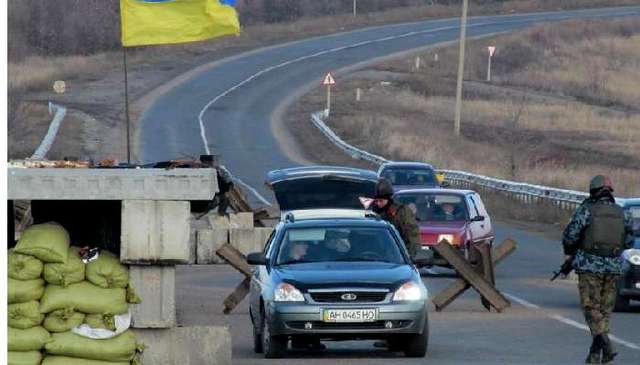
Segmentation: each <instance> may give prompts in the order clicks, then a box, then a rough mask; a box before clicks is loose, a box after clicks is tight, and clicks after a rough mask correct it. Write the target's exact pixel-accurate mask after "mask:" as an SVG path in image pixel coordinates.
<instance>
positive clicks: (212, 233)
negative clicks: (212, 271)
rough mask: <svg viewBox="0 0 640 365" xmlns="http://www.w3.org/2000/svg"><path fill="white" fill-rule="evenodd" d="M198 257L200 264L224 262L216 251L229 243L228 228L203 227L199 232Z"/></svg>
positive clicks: (197, 260)
mask: <svg viewBox="0 0 640 365" xmlns="http://www.w3.org/2000/svg"><path fill="white" fill-rule="evenodd" d="M197 240H198V244H197V259H196V263H197V264H198V265H207V264H222V263H224V260H222V259H221V258H220V257H218V255H216V251H217V250H218V249H219V248H220V246H222V245H224V244H227V243H229V230H228V229H201V230H199V231H198V233H197Z"/></svg>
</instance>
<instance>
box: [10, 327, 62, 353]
mask: <svg viewBox="0 0 640 365" xmlns="http://www.w3.org/2000/svg"><path fill="white" fill-rule="evenodd" d="M7 337H8V339H9V340H8V349H9V351H39V350H41V349H43V348H44V345H45V344H46V343H47V342H49V341H51V336H50V335H49V332H47V330H45V329H44V328H42V327H40V326H38V327H31V328H28V329H26V330H20V329H17V328H11V327H9V330H8V331H7Z"/></svg>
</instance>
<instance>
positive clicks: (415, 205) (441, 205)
mask: <svg viewBox="0 0 640 365" xmlns="http://www.w3.org/2000/svg"><path fill="white" fill-rule="evenodd" d="M394 200H396V201H397V202H399V203H402V204H406V205H408V206H409V207H410V208H411V209H412V210H413V211H414V212H415V214H416V219H417V220H418V221H419V222H447V221H465V220H467V219H468V217H469V214H468V212H467V206H466V204H465V202H464V197H463V196H461V195H456V194H439V193H415V194H398V195H396V196H395V197H394Z"/></svg>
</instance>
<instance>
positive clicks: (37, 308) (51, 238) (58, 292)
mask: <svg viewBox="0 0 640 365" xmlns="http://www.w3.org/2000/svg"><path fill="white" fill-rule="evenodd" d="M12 263H13V266H12ZM37 263H39V265H40V266H39V268H38V267H36V265H37ZM9 266H10V267H9V269H10V286H9V287H10V295H9V300H10V301H9V303H10V306H11V305H14V306H15V307H13V312H12V311H11V309H10V311H9V325H10V326H11V327H12V328H10V332H9V350H10V354H9V355H10V356H9V358H10V360H9V364H16V365H18V364H20V365H23V364H24V365H31V364H40V363H41V362H42V364H49V365H56V364H66V365H98V364H102V363H105V364H129V363H130V362H131V361H132V360H135V359H136V354H137V352H138V350H139V347H140V346H138V344H137V343H136V339H135V336H134V334H133V333H132V332H131V331H129V330H128V326H129V323H128V322H127V321H123V320H122V318H125V319H129V320H130V314H129V308H128V307H129V305H128V303H129V302H139V299H138V298H137V296H135V293H134V292H133V290H132V289H131V288H130V287H129V273H128V269H127V267H126V266H124V265H122V264H120V262H119V260H118V258H117V257H116V256H114V255H113V254H111V253H109V252H106V251H102V252H100V253H99V256H98V257H97V258H96V259H94V260H93V261H90V262H89V263H87V264H85V262H84V261H83V260H82V257H81V254H80V249H79V248H77V247H71V246H69V237H68V234H67V233H66V231H65V230H64V228H62V227H61V226H59V225H57V224H41V225H34V226H32V227H30V228H29V229H27V230H26V231H25V232H24V234H23V235H22V237H21V239H20V241H19V242H18V244H17V245H16V247H15V249H13V250H11V251H10V264H9ZM12 267H14V269H13V271H14V272H19V273H20V274H13V275H12ZM18 268H20V270H18ZM43 278H44V280H43ZM11 280H13V282H11ZM18 281H20V282H19V283H18ZM17 284H20V285H17ZM12 313H14V314H13V318H12ZM21 327H24V328H21ZM17 331H23V332H17ZM24 331H28V332H24ZM41 350H44V354H42V353H41V352H40V351H41ZM43 355H44V358H43ZM12 358H13V360H12Z"/></svg>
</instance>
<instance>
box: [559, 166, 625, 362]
mask: <svg viewBox="0 0 640 365" xmlns="http://www.w3.org/2000/svg"><path fill="white" fill-rule="evenodd" d="M589 193H590V194H589V198H587V199H585V201H584V202H582V204H581V205H580V206H579V207H578V209H577V210H576V211H575V213H574V214H573V217H572V218H571V221H570V222H569V224H568V225H567V227H566V228H565V230H564V233H563V242H562V244H563V248H564V253H565V255H567V258H570V257H573V268H574V270H575V271H576V273H577V274H578V289H579V291H580V303H581V305H582V310H583V312H584V317H585V320H586V322H587V324H588V325H589V329H590V330H591V335H592V337H593V341H592V343H591V347H590V349H589V355H588V357H587V360H586V363H587V364H601V363H602V364H608V363H610V362H612V361H613V359H614V358H615V356H616V355H617V353H616V352H615V351H614V350H613V346H612V345H611V341H610V340H609V336H608V334H609V320H610V318H611V311H612V310H613V307H614V305H615V299H616V290H617V289H616V281H617V279H618V276H619V275H620V274H622V265H623V260H622V258H621V257H620V254H621V253H622V251H623V250H624V249H626V248H628V247H631V245H632V241H633V233H632V232H633V231H632V225H631V217H630V216H628V215H627V216H625V214H624V211H623V210H622V208H620V206H618V205H617V204H616V203H615V199H614V197H613V186H612V183H611V179H610V178H609V177H607V176H603V175H598V176H595V177H594V178H593V179H592V180H591V183H590V184H589Z"/></svg>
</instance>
